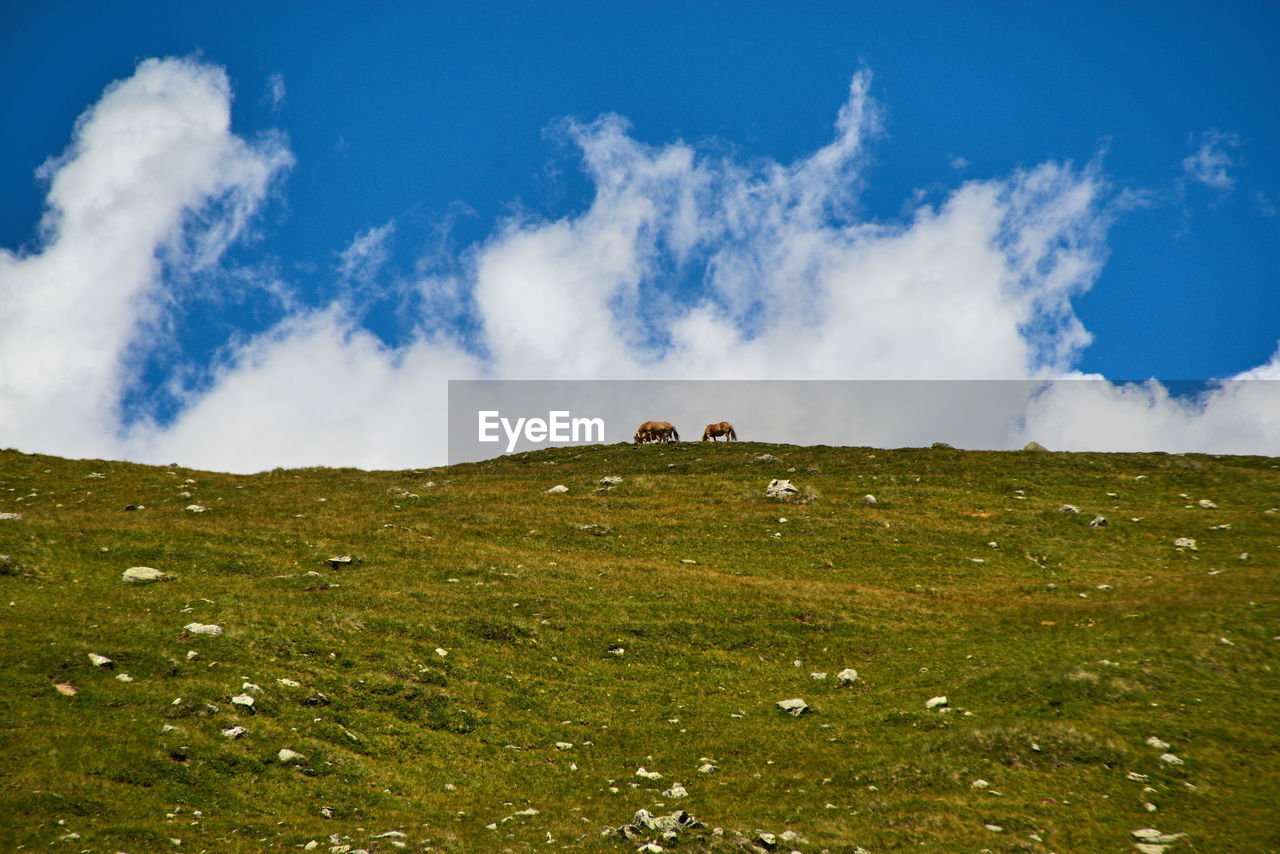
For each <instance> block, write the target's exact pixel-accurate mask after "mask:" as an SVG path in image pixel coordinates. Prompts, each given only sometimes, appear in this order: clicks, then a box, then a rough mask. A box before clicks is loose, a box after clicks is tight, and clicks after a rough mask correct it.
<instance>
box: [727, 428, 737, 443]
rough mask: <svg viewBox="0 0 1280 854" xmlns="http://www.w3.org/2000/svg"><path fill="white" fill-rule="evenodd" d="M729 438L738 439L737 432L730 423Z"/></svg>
mask: <svg viewBox="0 0 1280 854" xmlns="http://www.w3.org/2000/svg"><path fill="white" fill-rule="evenodd" d="M729 438H730V439H732V440H733V441H735V442H736V441H738V434H737V433H735V432H734V431H733V425H732V424H730V425H729Z"/></svg>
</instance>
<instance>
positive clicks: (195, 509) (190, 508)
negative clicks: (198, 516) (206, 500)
mask: <svg viewBox="0 0 1280 854" xmlns="http://www.w3.org/2000/svg"><path fill="white" fill-rule="evenodd" d="M186 509H187V512H188V513H203V512H204V511H206V510H208V509H209V508H208V507H205V506H204V505H203V504H188V505H187V508H186Z"/></svg>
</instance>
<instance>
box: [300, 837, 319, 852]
mask: <svg viewBox="0 0 1280 854" xmlns="http://www.w3.org/2000/svg"><path fill="white" fill-rule="evenodd" d="M319 847H320V843H319V842H317V841H316V840H314V839H313V840H311V841H310V842H308V843H307V844H306V845H304V846H302V850H303V851H315V850H316V849H317V848H319Z"/></svg>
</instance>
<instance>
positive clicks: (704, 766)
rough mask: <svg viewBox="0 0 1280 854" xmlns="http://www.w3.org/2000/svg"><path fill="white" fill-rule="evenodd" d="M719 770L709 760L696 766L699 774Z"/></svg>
mask: <svg viewBox="0 0 1280 854" xmlns="http://www.w3.org/2000/svg"><path fill="white" fill-rule="evenodd" d="M719 770H720V769H719V768H717V767H716V766H714V765H712V764H711V763H710V762H704V763H703V764H702V765H701V766H700V767H699V768H698V773H699V774H714V773H715V772H717V771H719Z"/></svg>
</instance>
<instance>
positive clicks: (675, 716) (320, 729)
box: [0, 443, 1280, 854]
mask: <svg viewBox="0 0 1280 854" xmlns="http://www.w3.org/2000/svg"><path fill="white" fill-rule="evenodd" d="M766 452H768V453H773V454H775V455H777V456H779V457H781V461H780V462H776V463H760V462H754V461H753V460H754V458H755V457H756V456H758V455H760V454H763V453H766ZM790 469H794V471H789V470H790ZM95 475H100V476H95ZM605 475H621V476H622V477H623V479H624V480H623V483H622V484H621V485H619V486H615V487H612V488H609V489H601V488H599V487H598V485H597V484H598V481H599V479H600V478H601V477H603V476H605ZM774 477H788V478H791V479H792V480H793V481H794V482H795V483H796V484H797V486H800V487H801V488H803V489H804V490H805V493H804V498H803V499H802V500H799V501H792V502H780V501H776V500H772V499H767V498H765V497H764V487H765V485H766V484H767V483H768V481H769V480H770V479H771V478H774ZM189 481H190V482H189ZM428 482H432V483H434V485H431V486H428V485H427V484H428ZM558 483H563V484H565V485H566V486H568V487H569V489H570V492H569V493H568V494H565V495H547V494H546V493H545V490H546V489H547V488H548V487H550V486H553V485H555V484H558ZM183 492H188V493H190V497H185V496H182V495H180V493H183ZM866 494H873V495H874V496H875V497H876V499H877V500H876V503H875V504H874V505H870V504H866V503H864V502H863V496H864V495H866ZM1201 498H1208V499H1211V500H1212V501H1214V502H1216V504H1217V505H1218V507H1217V509H1204V508H1202V507H1200V506H1199V505H1198V504H1197V502H1198V501H1199V499H1201ZM193 503H199V504H201V505H203V506H205V507H207V508H208V510H207V512H205V513H199V514H197V513H192V512H189V511H187V510H185V509H184V508H186V507H187V505H189V504H193ZM130 504H134V505H143V507H144V509H140V510H134V511H126V510H125V509H124V508H125V507H126V505H130ZM1063 504H1073V505H1075V506H1077V507H1079V508H1080V510H1081V512H1080V513H1079V514H1064V513H1060V512H1058V508H1059V507H1060V506H1061V505H1063ZM1278 507H1280V469H1278V468H1277V461H1275V460H1271V459H1266V458H1258V457H1207V456H1169V455H1163V454H1050V453H1030V452H1018V453H980V452H961V451H954V450H948V449H897V450H884V449H869V448H826V447H791V446H775V445H760V444H753V443H739V444H731V445H726V444H720V445H715V446H712V445H706V444H698V443H684V444H680V445H674V446H666V447H658V446H648V447H641V448H635V447H631V446H621V445H619V446H607V447H600V446H595V447H591V448H572V449H556V450H550V451H544V452H538V453H533V454H528V455H523V456H515V457H507V458H503V459H499V460H493V461H489V462H485V463H478V464H474V465H465V466H456V467H453V468H449V469H434V470H430V471H412V472H409V471H405V472H364V471H357V470H345V469H304V470H297V471H285V470H277V471H272V472H267V473H263V474H259V475H254V476H232V475H226V474H218V473H213V472H197V471H191V470H188V469H181V468H172V467H170V468H156V467H147V466H139V465H132V464H124V463H115V462H101V461H72V460H62V459H56V458H51V457H42V456H30V455H23V454H19V453H16V452H12V451H5V452H0V512H16V513H21V514H22V517H23V518H21V519H18V520H5V521H0V555H8V559H7V560H4V559H0V850H3V851H13V850H31V851H44V850H54V851H69V852H71V851H75V852H79V851H93V852H98V851H105V852H115V851H130V852H135V854H136V852H142V851H157V850H171V851H172V850H177V851H260V850H271V849H290V850H301V846H303V845H305V844H306V843H307V842H309V841H310V840H318V841H319V843H320V846H319V848H318V849H317V850H321V851H328V850H329V849H330V847H331V846H332V845H333V844H334V843H332V842H331V841H330V837H331V835H333V834H338V841H339V843H340V844H346V845H351V846H352V847H353V848H364V849H365V850H367V851H370V852H375V851H392V850H397V848H396V847H395V846H394V845H393V839H392V838H388V837H384V838H374V837H375V836H376V835H378V834H382V833H384V832H386V831H391V830H397V831H401V832H403V833H404V834H405V836H404V837H402V838H395V840H394V841H399V842H400V843H401V844H403V845H405V846H406V849H405V850H412V851H424V850H438V851H502V850H504V849H510V850H513V851H520V850H539V851H544V850H564V849H568V850H584V851H585V850H590V851H630V850H633V849H634V848H635V846H636V844H637V843H636V842H627V841H624V840H623V839H621V838H620V837H617V836H612V837H606V836H603V835H602V829H603V828H605V827H617V826H618V825H622V824H625V823H627V822H629V821H630V820H631V818H632V815H633V814H634V813H635V811H636V810H637V809H639V808H642V807H643V808H645V809H648V810H650V811H651V812H654V813H664V812H670V811H672V810H674V809H677V808H683V809H686V810H688V811H689V812H690V813H692V814H693V815H694V816H695V817H697V818H698V819H699V820H701V821H702V822H704V823H705V824H706V828H705V829H702V830H693V831H686V832H684V833H682V834H681V838H680V841H679V844H678V845H677V846H676V850H723V851H733V850H739V848H740V843H741V839H740V837H742V838H745V839H747V840H751V839H754V837H755V835H756V833H757V831H760V830H764V831H769V832H772V833H775V834H781V833H782V832H783V831H786V830H788V829H790V830H794V831H795V832H796V833H798V834H799V835H800V836H801V837H803V839H804V840H806V841H805V842H794V843H783V849H782V850H790V849H791V848H796V849H799V850H801V851H805V852H809V851H814V852H816V851H821V850H823V849H829V850H831V851H833V852H834V851H851V850H853V848H854V847H855V846H862V847H863V848H865V849H866V850H868V851H872V852H888V851H908V850H910V851H919V850H929V851H979V850H982V849H989V850H991V851H995V852H998V851H1024V852H1047V851H1056V852H1078V851H1091V852H1092V851H1099V852H1103V851H1117V852H1120V851H1132V850H1133V848H1132V842H1133V839H1132V837H1131V836H1130V832H1131V831H1132V830H1135V829H1138V828H1143V827H1156V828H1159V829H1160V830H1162V831H1165V832H1171V833H1186V834H1188V835H1187V836H1186V837H1185V838H1183V839H1182V840H1180V841H1179V842H1178V843H1176V844H1175V845H1174V846H1173V847H1172V848H1170V849H1169V851H1170V854H1178V852H1192V851H1198V852H1212V851H1223V852H1234V851H1275V850H1280V822H1277V821H1276V806H1275V805H1276V804H1277V803H1280V678H1278V677H1280V640H1277V638H1278V637H1280V582H1278V581H1277V578H1278V577H1280V576H1278V574H1277V573H1278V571H1280V511H1278V512H1276V513H1271V512H1268V511H1269V510H1271V509H1272V508H1278ZM1097 514H1101V515H1103V516H1105V517H1106V518H1107V519H1108V521H1109V523H1110V524H1109V527H1106V528H1098V529H1095V528H1090V527H1089V524H1088V523H1089V520H1090V519H1092V518H1093V516H1094V515H1097ZM781 518H785V519H786V520H787V521H785V522H781V521H779V520H780V519H781ZM1135 518H1136V519H1140V520H1141V521H1133V520H1134V519H1135ZM1224 525H1228V526H1229V527H1227V528H1223V527H1221V526H1224ZM1178 537H1193V538H1195V539H1196V541H1197V545H1198V550H1197V551H1194V552H1191V551H1178V550H1176V549H1175V548H1174V547H1173V541H1174V540H1175V539H1176V538H1178ZM991 543H994V544H995V545H994V546H993V545H990V544H991ZM1244 552H1247V553H1248V557H1247V559H1244V560H1241V559H1240V556H1241V553H1244ZM341 554H351V555H354V556H356V557H358V558H359V559H360V563H359V564H358V565H356V566H355V567H354V568H350V569H341V570H333V569H330V568H329V567H328V566H325V565H324V564H323V561H324V560H325V559H326V558H328V557H330V556H332V555H341ZM688 561H692V562H688ZM979 561H980V562H979ZM138 565H143V566H152V567H155V568H157V569H161V570H163V571H164V572H166V573H168V574H169V575H170V576H171V579H170V580H167V581H165V582H161V583H157V584H151V585H146V586H132V585H125V584H123V583H122V582H121V579H120V576H121V573H122V572H123V571H124V570H125V569H127V568H128V567H131V566H138ZM309 573H317V574H316V575H312V574H309ZM1099 585H1109V587H1110V589H1099ZM197 621H198V622H206V623H217V624H220V625H222V626H223V627H224V628H225V630H226V631H225V634H223V635H221V636H219V637H207V636H197V635H189V634H188V633H186V632H185V631H184V629H183V626H184V625H186V624H188V623H191V622H197ZM1223 639H1225V640H1226V641H1229V643H1226V642H1224V640H1223ZM619 647H621V648H622V649H623V650H625V651H624V653H623V654H622V655H621V656H619V655H616V654H614V653H613V652H611V650H613V649H616V648H619ZM437 648H440V649H442V650H444V651H446V653H447V655H445V656H440V655H439V654H438V653H437V652H436V650H437ZM191 650H194V651H195V652H196V653H197V655H196V657H194V658H192V659H189V658H188V651H191ZM90 652H94V653H99V654H102V655H106V656H109V657H110V658H112V659H113V660H114V662H115V666H114V669H113V670H105V669H98V668H95V667H93V666H92V665H91V663H90V661H89V659H88V653H90ZM796 661H799V662H801V664H800V666H796V665H795V663H794V662H796ZM845 667H852V668H854V669H856V670H857V671H858V673H859V679H858V681H857V682H856V683H854V684H853V685H852V686H840V685H838V684H837V682H836V679H835V674H836V673H837V672H838V671H840V670H841V669H843V668H845ZM815 671H817V672H826V673H828V674H829V676H828V678H827V679H826V680H825V681H816V680H813V679H811V678H810V676H809V674H810V673H811V672H815ZM120 673H128V674H129V675H130V676H132V677H133V679H134V681H133V682H130V683H124V682H120V681H118V680H117V679H116V678H115V676H116V675H117V674H120ZM278 679H289V680H293V681H296V682H297V683H299V687H296V688H294V687H287V686H285V685H282V684H280V683H279V682H278V681H277V680H278ZM245 682H252V683H256V684H257V685H258V686H260V687H261V689H262V690H261V693H259V694H257V695H256V705H255V711H254V712H253V713H245V712H237V711H236V710H235V708H234V707H233V705H232V703H231V697H232V696H233V695H236V694H240V693H241V692H242V690H243V685H244V683H245ZM57 683H69V684H71V685H72V686H74V687H75V688H76V689H77V693H76V694H75V695H74V696H64V695H62V694H60V693H58V691H57V690H55V688H54V685H55V684H57ZM935 695H946V696H947V697H948V699H949V708H950V709H951V711H949V712H939V711H929V710H926V709H925V701H926V700H928V699H929V698H930V697H933V696H935ZM791 697H802V698H804V699H805V700H806V701H807V702H808V703H809V705H810V706H811V708H812V711H811V712H810V713H809V714H806V715H804V716H802V717H799V718H793V717H791V716H789V715H785V714H782V713H780V712H779V711H777V710H776V709H775V708H774V704H775V703H776V702H777V701H779V700H783V699H788V698H791ZM237 724H238V725H240V726H243V727H245V728H246V729H247V730H248V734H247V735H245V736H244V737H243V738H240V739H236V740H231V739H228V738H226V737H224V736H223V735H221V730H222V729H224V728H227V727H230V726H233V725H237ZM1149 736H1157V737H1159V738H1161V739H1163V740H1164V741H1166V742H1169V743H1170V745H1171V747H1170V749H1169V750H1170V752H1172V753H1174V754H1176V755H1177V756H1178V757H1180V758H1181V759H1182V760H1183V762H1184V764H1182V765H1170V764H1166V763H1164V762H1162V761H1161V760H1160V758H1159V757H1160V754H1161V753H1162V752H1164V751H1162V750H1160V749H1156V748H1153V747H1151V746H1149V745H1148V744H1147V743H1146V739H1147V738H1148V737H1149ZM557 742H568V743H571V744H572V745H573V747H572V748H570V749H559V748H558V747H557ZM286 747H287V748H290V749H292V750H296V751H298V752H300V753H302V754H304V756H305V760H303V761H301V762H294V763H282V762H280V761H279V759H278V758H277V753H278V752H279V750H280V749H281V748H286ZM706 760H710V761H711V762H713V763H714V764H715V765H716V766H717V768H718V770H717V771H715V772H714V773H712V774H701V773H699V772H698V770H697V769H698V768H699V766H701V765H702V764H703V762H704V761H706ZM641 766H643V767H645V768H646V769H649V770H652V771H658V772H660V773H661V774H662V778H661V779H660V780H647V779H644V778H641V777H637V776H636V770H637V769H638V768H640V767H641ZM1131 774H1132V775H1138V774H1140V775H1145V776H1146V779H1145V780H1144V781H1140V780H1135V779H1131V778H1130V776H1129V775H1131ZM979 778H981V779H983V780H986V781H987V782H988V783H989V785H988V787H987V788H985V789H983V788H974V787H973V786H972V785H971V784H972V783H973V781H974V780H976V779H979ZM675 782H681V783H683V784H684V785H685V787H686V788H687V790H688V792H689V795H688V797H686V798H683V799H680V800H678V801H677V800H672V799H670V798H667V797H664V796H663V794H662V792H663V791H664V790H666V789H667V788H668V787H669V786H671V784H673V783H675ZM1144 788H1145V789H1149V790H1147V791H1144ZM615 790H616V791H615ZM1144 802H1149V803H1152V804H1155V805H1156V807H1157V809H1158V811H1157V812H1154V813H1151V812H1148V811H1147V810H1146V809H1145V808H1144V806H1143V804H1144ZM529 808H533V809H536V810H537V813H536V814H532V815H517V813H519V812H521V811H524V810H527V809H529ZM322 810H323V811H324V812H322ZM197 811H199V814H198V815H197ZM325 812H327V813H330V815H325V814H324V813H325ZM490 824H496V825H497V827H496V829H489V828H488V827H487V825H490ZM986 825H995V826H999V827H1000V828H1002V830H1000V831H998V832H997V831H993V830H990V829H988V828H987V827H986ZM713 828H720V829H721V833H720V834H718V835H717V834H714V833H713ZM70 834H76V835H77V836H75V837H71V838H69V835H70ZM171 839H180V840H181V842H180V844H178V845H175V844H174V843H172V842H170V840H171ZM664 845H665V843H664Z"/></svg>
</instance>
